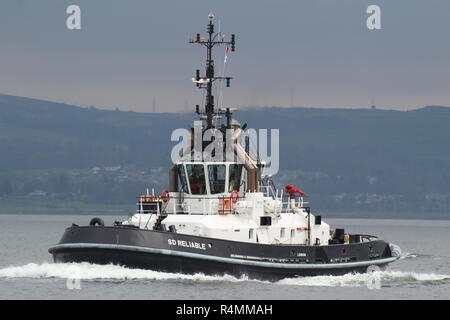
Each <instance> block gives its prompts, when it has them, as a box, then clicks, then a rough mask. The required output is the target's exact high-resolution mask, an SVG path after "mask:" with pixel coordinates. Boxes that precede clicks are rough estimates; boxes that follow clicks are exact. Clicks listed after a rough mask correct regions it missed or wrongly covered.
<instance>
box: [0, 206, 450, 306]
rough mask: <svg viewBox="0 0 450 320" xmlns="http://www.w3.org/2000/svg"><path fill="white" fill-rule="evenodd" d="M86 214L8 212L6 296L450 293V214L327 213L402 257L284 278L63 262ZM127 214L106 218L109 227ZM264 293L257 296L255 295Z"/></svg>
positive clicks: (0, 293) (0, 263)
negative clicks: (69, 234)
mask: <svg viewBox="0 0 450 320" xmlns="http://www.w3.org/2000/svg"><path fill="white" fill-rule="evenodd" d="M90 218H91V217H90V216H85V215H76V216H75V215H63V214H61V215H0V299H170V300H176V299H226V300H228V299H238V300H239V299H252V298H254V299H263V300H274V299H301V300H304V299H449V298H450V220H448V221H436V220H377V219H325V218H324V220H325V221H326V222H327V223H330V224H331V226H332V228H336V227H337V228H345V230H346V231H348V232H352V233H353V232H354V233H362V234H374V235H378V236H379V237H381V238H383V239H385V240H386V241H388V242H391V243H395V244H397V245H399V246H400V247H401V249H402V251H403V254H402V258H401V259H400V260H398V261H396V262H394V263H392V264H390V265H389V266H388V267H387V268H386V270H383V271H377V272H374V273H370V274H347V275H344V276H317V277H301V278H292V279H284V280H281V281H278V282H275V283H271V282H266V281H257V280H249V279H247V278H245V277H242V278H235V277H232V276H207V275H203V274H195V275H184V274H171V273H163V272H156V271H150V270H140V269H129V268H125V267H121V266H114V265H104V266H102V265H94V264H89V263H76V264H70V263H69V264H55V263H53V261H52V257H51V255H50V254H49V253H48V251H47V249H48V248H49V247H50V246H51V245H53V244H55V243H57V242H58V241H59V239H60V238H61V235H62V233H63V231H64V229H65V228H66V227H68V226H70V225H71V223H72V222H74V223H77V224H79V225H84V224H88V223H89V220H90ZM125 218H126V217H116V216H102V219H103V220H104V221H105V223H106V224H107V225H111V224H112V223H113V222H114V221H116V220H124V219H125ZM255 292H257V293H258V294H257V296H255Z"/></svg>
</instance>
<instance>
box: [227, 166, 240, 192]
mask: <svg viewBox="0 0 450 320" xmlns="http://www.w3.org/2000/svg"><path fill="white" fill-rule="evenodd" d="M242 167H243V165H242V164H230V167H229V171H230V177H229V183H228V192H231V191H233V190H237V191H239V187H240V185H241V176H242Z"/></svg>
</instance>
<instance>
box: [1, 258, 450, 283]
mask: <svg viewBox="0 0 450 320" xmlns="http://www.w3.org/2000/svg"><path fill="white" fill-rule="evenodd" d="M16 278H30V279H45V278H49V279H51V278H56V279H80V280H90V281H111V282H114V281H125V280H131V281H132V280H144V281H145V280H156V281H167V280H169V281H170V280H177V281H187V282H231V283H236V282H237V283H239V282H257V283H265V284H273V285H292V286H314V287H318V286H319V287H320V286H322V287H362V286H366V284H367V282H368V281H372V280H373V279H374V278H376V279H379V280H380V281H381V283H382V284H383V286H384V285H386V284H387V285H389V284H394V283H397V284H398V283H402V282H403V283H404V282H406V283H411V282H416V283H428V282H432V283H433V282H442V281H448V280H450V275H445V274H435V273H416V272H404V271H377V272H373V273H365V274H346V275H343V276H314V277H299V278H288V279H283V280H280V281H278V282H275V283H270V282H267V281H259V280H249V279H248V278H247V277H242V278H236V277H233V276H230V275H224V276H210V275H204V274H201V273H198V274H194V275H187V274H179V273H166V272H159V271H152V270H144V269H130V268H126V267H123V266H117V265H96V264H91V263H88V262H83V263H48V262H44V263H41V264H36V263H28V264H25V265H23V266H9V267H5V268H1V269H0V280H1V279H16Z"/></svg>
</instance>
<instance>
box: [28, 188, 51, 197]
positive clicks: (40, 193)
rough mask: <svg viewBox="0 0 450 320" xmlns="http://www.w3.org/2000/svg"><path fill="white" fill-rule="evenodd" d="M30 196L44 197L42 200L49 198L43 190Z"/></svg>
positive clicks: (31, 193) (35, 191)
mask: <svg viewBox="0 0 450 320" xmlns="http://www.w3.org/2000/svg"><path fill="white" fill-rule="evenodd" d="M28 195H29V196H32V197H42V198H44V197H46V196H47V192H45V191H43V190H34V191H33V192H30V193H29V194H28Z"/></svg>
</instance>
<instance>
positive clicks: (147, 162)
mask: <svg viewBox="0 0 450 320" xmlns="http://www.w3.org/2000/svg"><path fill="white" fill-rule="evenodd" d="M235 117H236V118H237V119H238V120H239V121H240V122H241V123H245V122H248V123H249V127H252V128H256V129H257V128H278V129H280V142H281V145H280V161H281V164H280V168H281V171H280V172H279V174H278V175H276V176H275V177H274V179H275V183H276V184H279V185H280V186H281V187H283V186H284V185H285V184H287V183H292V184H294V185H296V186H298V187H300V188H301V189H302V190H305V191H306V192H307V193H308V194H310V195H311V197H310V199H309V200H310V201H311V206H312V207H313V208H314V209H315V210H316V211H319V212H324V213H328V214H330V215H334V214H336V215H339V216H347V217H348V216H358V217H373V216H378V217H379V216H383V217H395V218H402V217H415V218H424V219H425V218H450V183H449V181H450V148H449V146H450V108H445V107H425V108H422V109H419V110H414V111H408V112H401V111H388V110H369V109H367V110H363V109H360V110H350V109H347V110H342V109H341V110H337V109H308V108H289V109H280V108H264V109H243V110H240V111H239V112H237V113H236V114H235ZM193 119H194V115H193V114H186V113H182V114H151V113H136V112H122V111H106V110H98V109H95V108H92V107H91V108H80V107H74V106H70V105H65V104H58V103H53V102H48V101H40V100H34V99H26V98H20V97H13V96H7V95H0V212H3V213H7V211H8V210H9V211H10V212H21V210H24V211H28V209H26V208H30V211H31V212H33V208H35V209H36V212H37V211H40V209H43V210H44V211H45V210H47V209H52V208H58V209H59V208H65V207H69V206H70V207H71V209H70V210H72V209H73V210H75V211H77V210H91V208H93V210H95V208H98V209H99V210H103V209H101V208H104V209H105V208H106V209H107V208H112V209H114V208H130V207H133V206H134V202H135V200H136V197H137V196H139V195H140V194H143V193H145V192H146V188H150V190H151V188H155V192H156V193H160V192H161V190H162V189H164V188H166V186H167V169H168V167H169V165H170V152H171V149H172V147H173V146H174V144H175V143H176V142H171V141H170V135H171V132H172V130H173V129H176V128H188V127H189V126H190V124H191V122H192V120H193ZM36 201H37V202H36ZM69 204H70V205H69ZM38 208H40V209H39V210H38ZM56 211H58V210H56V209H55V212H56Z"/></svg>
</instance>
